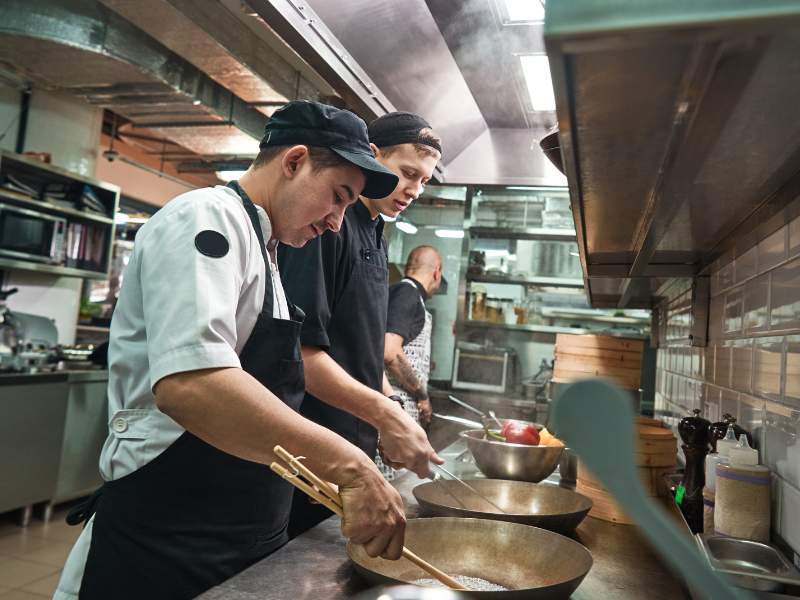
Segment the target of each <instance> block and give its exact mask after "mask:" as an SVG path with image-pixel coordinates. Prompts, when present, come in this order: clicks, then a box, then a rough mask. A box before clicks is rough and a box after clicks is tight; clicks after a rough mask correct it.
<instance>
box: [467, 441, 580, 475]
mask: <svg viewBox="0 0 800 600" xmlns="http://www.w3.org/2000/svg"><path fill="white" fill-rule="evenodd" d="M458 435H459V436H460V437H462V438H464V439H465V440H466V442H467V447H468V448H469V451H470V452H471V453H472V456H473V457H474V458H475V464H476V465H477V466H478V468H479V469H480V470H481V473H483V474H484V475H486V477H489V478H493V479H515V480H517V481H531V482H533V483H538V482H539V481H541V480H542V479H545V478H546V477H547V476H549V475H550V474H551V473H552V472H553V471H555V470H556V467H557V466H558V461H559V460H560V459H561V454H562V453H563V452H564V448H563V447H558V446H527V445H525V444H509V443H508V442H499V441H494V440H486V439H484V431H483V429H470V430H467V431H462V432H461V433H459V434H458Z"/></svg>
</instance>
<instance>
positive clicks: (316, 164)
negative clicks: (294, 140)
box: [251, 146, 352, 171]
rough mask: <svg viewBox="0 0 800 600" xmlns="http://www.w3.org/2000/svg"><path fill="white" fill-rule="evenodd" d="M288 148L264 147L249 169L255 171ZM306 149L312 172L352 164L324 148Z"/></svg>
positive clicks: (313, 147) (312, 147) (311, 147)
mask: <svg viewBox="0 0 800 600" xmlns="http://www.w3.org/2000/svg"><path fill="white" fill-rule="evenodd" d="M289 148H291V146H266V147H265V148H262V149H261V150H260V151H259V153H258V156H256V157H255V159H254V160H253V164H252V165H251V167H252V168H254V169H257V168H258V167H261V166H263V165H266V164H267V163H269V162H271V161H272V160H273V159H274V158H277V157H278V156H282V155H283V153H284V152H286V151H287V150H288V149H289ZM306 148H308V155H309V156H310V157H311V168H312V169H313V170H314V171H322V170H323V169H330V168H333V167H340V166H343V165H350V164H352V163H350V162H348V161H346V160H345V159H343V158H342V157H341V156H339V155H338V154H336V153H335V152H334V151H333V150H331V149H330V148H326V147H324V146H306Z"/></svg>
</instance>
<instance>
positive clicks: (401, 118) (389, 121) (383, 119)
mask: <svg viewBox="0 0 800 600" xmlns="http://www.w3.org/2000/svg"><path fill="white" fill-rule="evenodd" d="M423 129H431V126H430V123H428V122H427V121H426V120H425V119H423V118H422V117H420V116H419V115H416V114H414V113H410V112H390V113H386V114H385V115H381V116H380V117H378V118H377V119H375V120H374V121H373V122H372V123H370V124H369V127H368V128H367V131H368V132H369V141H370V142H372V143H373V144H375V145H376V146H377V147H378V148H386V147H387V146H396V145H397V144H422V145H423V146H430V147H431V148H433V149H435V150H437V151H438V152H439V154H441V153H442V144H441V141H440V140H439V138H438V136H435V135H432V136H420V133H421V132H422V130H423Z"/></svg>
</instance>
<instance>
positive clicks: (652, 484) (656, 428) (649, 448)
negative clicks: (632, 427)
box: [575, 417, 678, 523]
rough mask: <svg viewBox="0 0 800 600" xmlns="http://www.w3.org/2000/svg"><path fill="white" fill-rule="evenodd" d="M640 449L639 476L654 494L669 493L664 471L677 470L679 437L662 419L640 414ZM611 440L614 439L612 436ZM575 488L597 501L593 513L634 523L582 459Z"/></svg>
mask: <svg viewBox="0 0 800 600" xmlns="http://www.w3.org/2000/svg"><path fill="white" fill-rule="evenodd" d="M637 432H638V439H637V449H636V450H637V452H636V456H635V461H636V466H637V471H638V472H639V479H640V480H641V482H642V486H643V487H644V490H645V492H646V493H647V495H648V496H651V497H661V496H666V495H667V493H668V491H667V486H666V484H665V483H664V475H665V474H667V473H672V472H674V471H675V460H676V456H677V452H678V441H677V439H676V438H675V435H674V434H673V433H672V431H671V430H669V429H667V428H665V427H661V426H660V423H659V422H658V421H654V420H653V419H647V418H645V417H639V422H638V423H637ZM609 443H613V442H612V441H611V440H609ZM575 491H576V492H578V493H580V494H583V495H584V496H587V497H588V498H590V499H591V500H592V502H593V507H592V510H591V511H590V512H589V516H591V517H595V518H597V519H602V520H604V521H613V522H614V523H633V520H632V519H631V518H630V517H629V516H628V515H627V514H625V512H624V511H623V510H622V508H621V507H620V506H619V504H618V503H617V501H616V500H615V499H614V496H613V495H612V494H610V493H609V492H608V491H607V490H606V489H605V488H604V487H603V484H602V483H600V482H599V481H598V480H597V479H596V478H595V477H594V476H593V475H592V474H591V473H590V472H589V471H588V470H587V469H586V467H585V466H584V465H583V464H582V463H580V462H579V463H578V482H577V486H576V488H575Z"/></svg>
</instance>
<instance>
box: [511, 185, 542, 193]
mask: <svg viewBox="0 0 800 600" xmlns="http://www.w3.org/2000/svg"><path fill="white" fill-rule="evenodd" d="M506 189H507V190H522V191H525V192H532V191H535V190H536V189H538V188H535V187H531V186H529V185H507V186H506Z"/></svg>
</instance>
